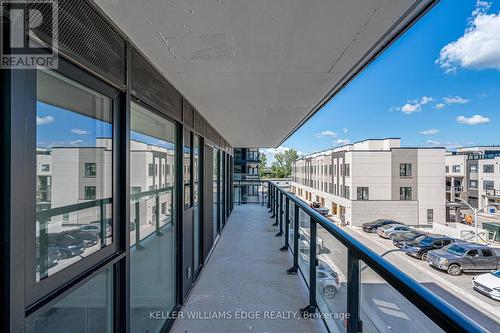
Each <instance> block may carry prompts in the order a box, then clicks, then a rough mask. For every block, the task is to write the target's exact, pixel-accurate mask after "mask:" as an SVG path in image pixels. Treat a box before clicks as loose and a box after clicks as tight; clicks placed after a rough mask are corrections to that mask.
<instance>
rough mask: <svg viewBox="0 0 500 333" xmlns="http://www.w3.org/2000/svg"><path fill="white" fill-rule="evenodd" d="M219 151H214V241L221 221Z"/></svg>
mask: <svg viewBox="0 0 500 333" xmlns="http://www.w3.org/2000/svg"><path fill="white" fill-rule="evenodd" d="M219 156H220V154H219V150H217V149H216V148H214V150H213V169H212V170H213V174H212V183H213V201H214V204H213V211H212V227H213V239H214V240H215V239H216V238H217V235H218V234H219V228H218V221H219V202H220V198H219V163H220V161H219Z"/></svg>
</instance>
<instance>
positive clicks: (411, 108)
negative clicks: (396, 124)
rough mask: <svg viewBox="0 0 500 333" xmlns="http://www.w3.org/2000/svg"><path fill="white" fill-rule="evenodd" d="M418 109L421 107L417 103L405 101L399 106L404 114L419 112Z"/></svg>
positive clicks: (420, 109)
mask: <svg viewBox="0 0 500 333" xmlns="http://www.w3.org/2000/svg"><path fill="white" fill-rule="evenodd" d="M420 111H422V107H421V106H420V104H418V103H417V104H410V103H406V104H405V105H403V106H402V107H401V112H403V113H404V114H412V113H414V112H420Z"/></svg>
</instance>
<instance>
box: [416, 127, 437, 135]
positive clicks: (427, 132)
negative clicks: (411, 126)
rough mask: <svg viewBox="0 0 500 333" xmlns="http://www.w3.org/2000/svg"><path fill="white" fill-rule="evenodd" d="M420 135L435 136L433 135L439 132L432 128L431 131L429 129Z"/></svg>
mask: <svg viewBox="0 0 500 333" xmlns="http://www.w3.org/2000/svg"><path fill="white" fill-rule="evenodd" d="M419 133H420V134H422V135H433V134H437V133H439V130H438V129H435V128H431V129H428V130H425V131H421V132H419Z"/></svg>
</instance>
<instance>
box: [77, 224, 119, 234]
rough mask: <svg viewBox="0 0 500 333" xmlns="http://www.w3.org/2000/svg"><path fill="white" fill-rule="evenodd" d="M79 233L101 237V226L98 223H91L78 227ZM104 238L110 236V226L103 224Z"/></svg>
mask: <svg viewBox="0 0 500 333" xmlns="http://www.w3.org/2000/svg"><path fill="white" fill-rule="evenodd" d="M80 230H81V231H85V232H90V233H93V234H95V235H97V236H100V235H101V224H100V223H91V224H85V225H82V226H80ZM104 230H105V232H106V234H105V237H110V236H111V224H109V223H105V229H104Z"/></svg>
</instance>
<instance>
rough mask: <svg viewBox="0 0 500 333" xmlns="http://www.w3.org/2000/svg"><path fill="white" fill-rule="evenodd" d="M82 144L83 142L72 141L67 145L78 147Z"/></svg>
mask: <svg viewBox="0 0 500 333" xmlns="http://www.w3.org/2000/svg"><path fill="white" fill-rule="evenodd" d="M82 143H83V140H73V141H70V142H69V144H70V145H72V146H78V145H81V144H82Z"/></svg>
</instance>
